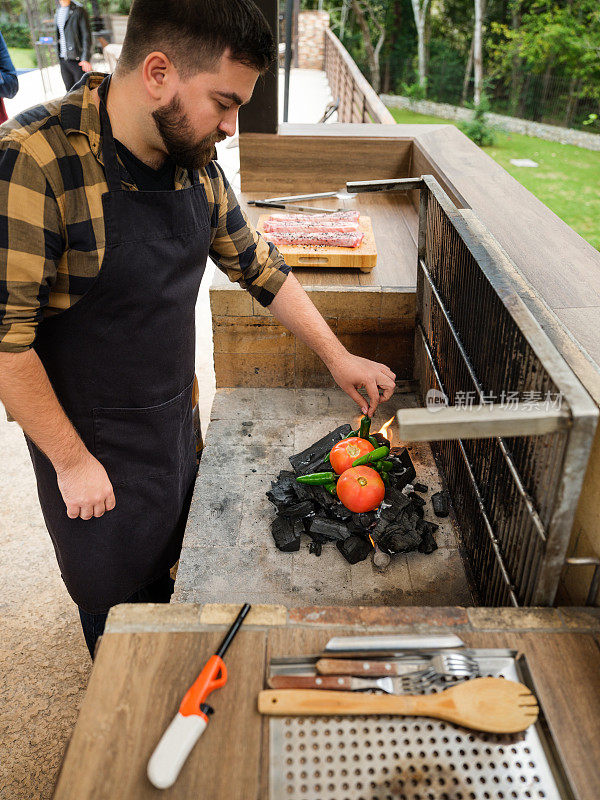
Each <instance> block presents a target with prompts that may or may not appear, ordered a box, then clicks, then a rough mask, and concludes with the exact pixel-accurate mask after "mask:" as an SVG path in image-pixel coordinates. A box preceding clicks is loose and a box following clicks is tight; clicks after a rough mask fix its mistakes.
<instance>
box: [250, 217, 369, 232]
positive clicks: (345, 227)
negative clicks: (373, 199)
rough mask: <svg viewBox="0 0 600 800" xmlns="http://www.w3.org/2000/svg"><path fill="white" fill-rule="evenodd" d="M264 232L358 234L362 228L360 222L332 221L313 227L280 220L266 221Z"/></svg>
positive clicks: (313, 225) (304, 223)
mask: <svg viewBox="0 0 600 800" xmlns="http://www.w3.org/2000/svg"><path fill="white" fill-rule="evenodd" d="M263 230H264V231H266V232H270V231H273V233H279V232H281V233H285V232H286V231H311V232H315V233H321V232H323V231H325V232H326V231H338V232H339V233H357V232H358V231H360V226H359V224H358V222H336V221H335V220H332V221H331V222H329V221H327V222H326V221H325V220H323V221H322V222H319V223H315V224H312V225H309V224H307V223H306V222H295V221H294V222H289V223H287V222H286V223H283V222H279V221H278V220H277V221H275V222H271V221H269V220H265V222H264V223H263Z"/></svg>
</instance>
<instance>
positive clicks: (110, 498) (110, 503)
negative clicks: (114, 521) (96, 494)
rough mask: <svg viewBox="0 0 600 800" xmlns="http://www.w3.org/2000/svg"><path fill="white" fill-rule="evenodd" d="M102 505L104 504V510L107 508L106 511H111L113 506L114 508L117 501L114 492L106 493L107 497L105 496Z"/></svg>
mask: <svg viewBox="0 0 600 800" xmlns="http://www.w3.org/2000/svg"><path fill="white" fill-rule="evenodd" d="M104 505H105V506H106V510H107V511H112V510H113V508H114V507H115V506H116V505H117V501H116V500H115V495H114V493H113V492H111V493H110V494H109V495H108V497H107V498H106V501H105V503H104Z"/></svg>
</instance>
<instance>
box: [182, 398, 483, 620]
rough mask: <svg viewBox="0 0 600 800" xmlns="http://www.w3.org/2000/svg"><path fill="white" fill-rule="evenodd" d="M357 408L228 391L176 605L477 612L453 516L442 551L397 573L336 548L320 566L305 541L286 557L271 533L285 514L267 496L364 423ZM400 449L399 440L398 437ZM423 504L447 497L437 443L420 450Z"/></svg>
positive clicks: (212, 429)
mask: <svg viewBox="0 0 600 800" xmlns="http://www.w3.org/2000/svg"><path fill="white" fill-rule="evenodd" d="M415 403H416V399H415V397H414V395H412V394H410V393H398V394H396V395H394V397H393V398H392V399H391V400H390V401H389V402H388V403H384V404H382V406H380V408H379V409H378V410H377V413H376V415H375V418H374V421H373V426H372V428H373V430H378V429H379V428H380V427H381V425H382V424H383V423H384V422H386V421H387V420H389V419H390V417H393V416H394V414H395V412H396V410H397V408H398V407H400V406H412V405H415ZM357 410H358V409H357V408H356V405H355V404H354V403H353V401H352V400H350V398H348V397H347V396H346V395H345V394H344V393H343V392H342V391H341V390H339V389H336V390H321V389H218V390H217V394H216V397H215V402H214V405H213V410H212V420H211V423H210V425H209V428H208V432H207V436H206V445H205V449H204V452H203V455H202V460H201V463H200V470H199V473H198V478H197V480H196V488H195V492H194V497H193V500H192V505H191V509H190V514H189V518H188V523H187V528H186V533H185V537H184V542H183V549H182V552H181V557H180V561H179V569H178V573H177V579H176V582H175V594H174V596H173V601H174V602H176V603H188V602H192V603H197V602H203V603H223V602H226V603H237V602H240V603H241V602H250V603H260V604H273V603H275V604H281V605H283V606H286V607H294V606H309V605H313V604H314V605H319V606H322V605H342V606H355V605H356V606H365V605H374V606H379V605H390V606H410V605H433V606H436V605H448V604H449V603H451V604H458V605H473V598H472V596H471V591H470V589H469V586H468V582H467V577H466V574H465V571H464V567H463V563H462V560H461V557H460V554H459V550H458V539H457V534H456V530H455V527H454V522H453V520H452V517H448V518H445V519H439V518H437V517H434V515H433V512H432V511H431V504H430V502H429V500H428V502H427V506H426V515H425V516H426V518H427V519H430V520H431V521H435V522H436V523H439V524H440V527H439V529H438V530H437V531H436V534H435V538H436V540H437V543H438V547H439V549H438V550H436V551H435V552H434V553H432V554H431V555H424V554H422V553H418V552H414V553H408V554H400V555H397V556H394V557H393V559H392V564H391V566H390V567H389V569H388V571H387V572H385V573H383V574H382V573H380V572H378V571H376V570H375V568H374V567H373V565H372V563H371V559H370V558H368V559H366V560H365V561H362V562H360V563H358V564H355V565H353V566H351V565H350V564H348V563H347V562H346V561H345V560H344V558H343V557H342V555H341V554H340V553H339V551H338V550H337V548H336V547H335V545H334V544H332V543H331V544H327V545H325V546H324V547H323V553H322V555H321V556H320V557H317V556H314V555H312V554H310V553H309V552H308V539H305V537H303V541H302V544H301V548H300V551H299V552H296V553H282V552H279V550H277V548H276V547H275V544H274V542H273V537H272V536H271V530H270V525H271V521H272V519H273V518H274V516H275V510H274V508H273V506H272V505H271V503H269V501H268V500H267V498H266V497H265V492H266V491H267V489H269V487H270V484H271V480H273V479H274V477H275V476H276V475H277V473H278V472H279V471H280V470H282V469H289V462H288V458H289V456H291V455H292V454H293V453H295V452H298V451H300V450H302V449H303V448H305V447H307V446H308V445H309V444H311V443H312V442H313V441H315V440H316V439H318V438H319V437H321V436H323V435H325V434H326V433H328V432H329V431H331V430H334V429H335V428H336V427H338V425H340V424H342V423H343V422H350V423H356V422H357V420H358V419H359V417H360V414H359V413H357ZM396 442H398V439H397V437H396ZM409 446H410V447H411V448H412V449H411V450H410V454H411V458H412V459H413V462H414V464H415V468H416V470H417V478H418V480H420V481H422V482H423V483H425V484H427V486H428V487H429V491H428V492H427V493H426V494H424V495H423V497H427V498H429V497H430V496H431V494H433V493H434V492H436V491H439V490H440V489H441V488H442V485H441V481H440V477H439V475H438V472H437V468H436V465H435V462H434V460H433V457H432V454H431V450H430V447H429V444H428V443H418V444H416V443H415V444H411V443H409Z"/></svg>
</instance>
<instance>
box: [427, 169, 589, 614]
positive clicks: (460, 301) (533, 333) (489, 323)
mask: <svg viewBox="0 0 600 800" xmlns="http://www.w3.org/2000/svg"><path fill="white" fill-rule="evenodd" d="M420 211H421V213H420V223H419V224H420V230H421V234H420V241H419V244H420V248H419V268H418V277H417V317H418V319H417V334H416V342H415V348H416V373H417V376H418V379H419V383H420V389H421V393H422V395H423V397H425V395H426V392H427V391H428V389H432V388H435V389H438V390H440V391H443V392H444V393H445V394H446V395H447V397H449V398H456V397H459V396H461V397H465V396H468V397H473V398H474V399H475V403H479V402H484V401H485V398H486V397H489V396H493V397H495V398H501V397H503V396H504V397H507V396H508V393H509V392H511V391H514V392H517V393H518V394H519V396H520V397H541V398H546V397H548V398H551V399H552V398H559V399H558V402H560V403H561V404H563V407H565V406H566V408H567V409H568V411H569V413H570V417H571V420H570V425H569V427H568V428H567V429H566V430H562V431H560V430H557V431H556V432H553V433H549V434H546V435H538V436H520V437H513V438H508V437H501V436H497V437H493V438H485V439H463V440H460V439H459V440H455V441H438V442H434V443H432V445H433V449H434V452H435V453H436V455H437V456H438V458H439V461H440V463H441V465H442V469H443V472H444V476H445V478H446V481H447V484H448V488H449V491H450V493H451V496H452V500H453V505H454V508H455V510H456V514H457V518H458V521H459V524H460V528H461V533H462V540H463V545H464V547H465V549H466V552H467V555H468V559H469V563H470V567H471V571H472V574H473V575H474V577H475V581H476V584H477V588H478V590H479V593H480V597H481V601H482V603H483V604H484V605H490V606H496V605H509V604H512V605H549V604H551V603H552V602H553V600H554V595H555V592H556V588H557V585H558V579H559V575H560V571H561V569H562V566H563V564H564V559H565V554H566V549H567V545H568V541H569V537H570V532H571V527H572V522H573V517H574V514H575V508H576V505H577V501H578V499H579V493H580V491H581V484H582V481H583V476H584V473H585V467H586V464H587V459H588V456H589V451H590V447H591V442H592V437H593V431H594V428H595V421H596V415H597V410H596V408H595V406H594V405H593V403H592V401H591V400H590V398H589V397H588V395H587V393H586V392H585V390H584V389H583V387H581V385H580V384H579V382H578V381H577V379H576V378H575V376H574V375H573V373H572V372H571V371H570V369H569V368H568V366H567V365H566V363H565V362H564V361H563V359H562V358H561V356H560V354H559V353H558V352H557V351H556V350H555V348H554V346H553V345H552V343H551V342H550V341H549V339H548V338H547V337H546V335H545V334H544V332H543V331H542V329H541V328H540V326H539V325H538V324H537V322H536V321H535V319H534V318H533V317H532V315H531V313H530V312H529V310H528V309H527V308H526V306H525V304H524V303H523V302H522V301H521V300H520V298H519V297H518V295H517V293H516V291H515V290H514V289H513V287H512V285H511V282H510V277H511V276H510V272H511V269H514V267H512V265H511V263H510V262H509V260H508V258H506V259H503V260H502V263H501V262H500V259H499V257H498V249H497V248H494V249H493V250H492V248H488V247H487V246H486V239H487V240H488V241H489V240H490V239H491V236H490V235H489V234H487V235H485V234H484V235H482V233H481V227H482V226H480V225H479V226H478V229H477V230H475V229H472V228H471V226H470V225H469V222H468V219H469V214H468V213H465V212H461V211H459V210H458V209H456V208H455V206H454V205H453V203H452V202H451V201H450V199H449V198H448V196H447V195H446V194H445V193H444V192H443V191H442V189H441V188H440V186H439V185H438V184H437V183H436V181H435V180H434V179H433V178H431V177H430V176H424V177H423V179H422V186H421V190H420ZM486 233H487V232H486ZM467 392H469V393H470V394H469V395H467V394H466V393H467ZM460 393H462V394H460ZM451 402H452V400H451Z"/></svg>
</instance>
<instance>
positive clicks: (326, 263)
mask: <svg viewBox="0 0 600 800" xmlns="http://www.w3.org/2000/svg"><path fill="white" fill-rule="evenodd" d="M270 216H271V214H261V215H260V217H259V219H258V225H257V226H256V227H257V230H258V231H259V233H261V234H262V235H263V236H264V237H265V238H266V239H268V238H269V234H268V233H265V232H264V231H263V224H264V222H265V220H266V219H268V218H269V217H270ZM294 216H295V215H294V214H290V218H293V217H294ZM359 225H360V227H361V228H362V230H363V231H364V234H365V237H364V239H363V240H362V243H361V245H360V247H328V246H326V245H322V246H319V245H316V246H310V245H297V246H294V247H292V246H289V245H283V244H282V245H277V249H278V250H279V252H280V253H281V255H282V256H283V257H284V258H285V263H286V264H289V266H290V267H336V268H339V267H348V268H354V269H359V270H360V271H361V272H371V270H372V269H373V267H374V266H375V264H376V263H377V248H376V247H375V236H374V235H373V227H372V225H371V218H370V217H363V216H362V214H361V217H360V220H359Z"/></svg>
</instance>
